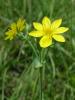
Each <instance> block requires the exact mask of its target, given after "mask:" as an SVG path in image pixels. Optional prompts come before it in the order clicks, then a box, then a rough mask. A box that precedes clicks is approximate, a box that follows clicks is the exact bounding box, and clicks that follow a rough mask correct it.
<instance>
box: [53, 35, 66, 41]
mask: <svg viewBox="0 0 75 100" xmlns="http://www.w3.org/2000/svg"><path fill="white" fill-rule="evenodd" d="M52 37H53V38H54V39H55V40H56V41H58V42H65V38H64V37H63V36H62V35H53V36H52Z"/></svg>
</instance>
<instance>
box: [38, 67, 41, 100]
mask: <svg viewBox="0 0 75 100" xmlns="http://www.w3.org/2000/svg"><path fill="white" fill-rule="evenodd" d="M39 70H40V100H42V67H40V69H39Z"/></svg>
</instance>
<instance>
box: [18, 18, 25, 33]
mask: <svg viewBox="0 0 75 100" xmlns="http://www.w3.org/2000/svg"><path fill="white" fill-rule="evenodd" d="M24 28H25V20H24V19H22V18H19V20H18V21H17V29H18V31H22V30H23V29H24Z"/></svg>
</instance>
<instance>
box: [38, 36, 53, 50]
mask: <svg viewBox="0 0 75 100" xmlns="http://www.w3.org/2000/svg"><path fill="white" fill-rule="evenodd" d="M39 44H40V46H41V47H42V48H46V47H48V46H50V45H51V44H52V38H50V37H49V36H43V37H42V38H41V40H40V42H39Z"/></svg>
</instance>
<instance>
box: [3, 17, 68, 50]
mask: <svg viewBox="0 0 75 100" xmlns="http://www.w3.org/2000/svg"><path fill="white" fill-rule="evenodd" d="M61 23H62V19H57V20H55V21H53V22H51V20H50V19H49V18H48V17H44V18H43V20H42V23H38V22H33V26H34V28H35V29H34V30H33V31H31V32H30V33H29V35H30V36H33V37H41V39H40V41H39V44H40V46H41V47H42V48H46V47H48V46H50V45H52V40H53V39H55V40H56V41H58V42H65V38H64V36H63V35H62V33H64V32H66V31H68V29H69V28H67V27H60V25H61ZM24 28H25V20H24V19H19V20H18V21H17V23H12V24H11V25H10V28H9V30H8V31H7V32H6V33H5V34H6V37H5V40H7V39H10V40H12V39H13V38H14V37H15V36H16V35H17V34H18V33H20V32H22V31H23V29H24Z"/></svg>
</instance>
